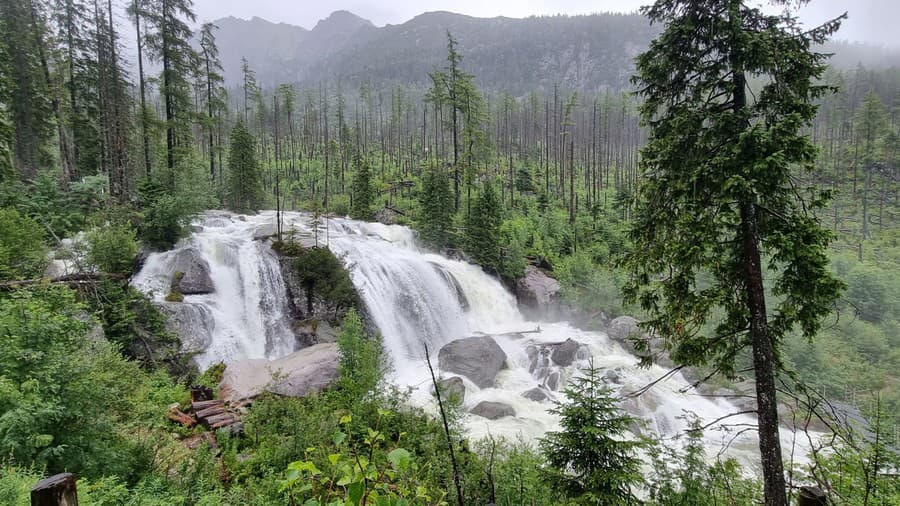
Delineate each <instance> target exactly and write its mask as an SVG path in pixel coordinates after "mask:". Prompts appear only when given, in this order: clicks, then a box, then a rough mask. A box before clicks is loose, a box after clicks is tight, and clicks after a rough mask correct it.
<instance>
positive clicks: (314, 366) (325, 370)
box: [219, 343, 340, 403]
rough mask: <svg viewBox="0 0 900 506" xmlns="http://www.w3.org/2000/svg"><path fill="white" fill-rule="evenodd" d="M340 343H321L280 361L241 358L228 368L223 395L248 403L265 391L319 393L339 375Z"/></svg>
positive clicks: (294, 394)
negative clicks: (338, 344)
mask: <svg viewBox="0 0 900 506" xmlns="http://www.w3.org/2000/svg"><path fill="white" fill-rule="evenodd" d="M339 362H340V352H339V351H338V347H337V344H334V343H326V344H317V345H315V346H310V347H309V348H304V349H302V350H300V351H296V352H294V353H292V354H290V355H288V356H286V357H283V358H280V359H278V360H272V361H269V360H264V359H256V360H241V361H238V362H234V363H232V364H229V365H228V366H227V367H226V368H225V373H224V374H223V376H222V381H221V382H220V383H219V397H220V398H221V399H222V400H224V401H226V402H229V403H246V402H249V401H251V400H252V399H254V398H255V397H257V396H259V395H260V394H262V393H263V392H265V391H269V392H274V393H276V394H279V395H284V396H287V397H305V396H307V395H310V394H314V393H318V392H321V391H322V390H324V389H325V388H326V387H328V386H329V385H330V384H332V383H333V382H334V381H335V380H337V378H338V364H339Z"/></svg>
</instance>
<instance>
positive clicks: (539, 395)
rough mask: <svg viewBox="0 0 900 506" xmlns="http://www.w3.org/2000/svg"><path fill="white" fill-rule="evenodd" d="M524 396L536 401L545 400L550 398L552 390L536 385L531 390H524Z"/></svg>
mask: <svg viewBox="0 0 900 506" xmlns="http://www.w3.org/2000/svg"><path fill="white" fill-rule="evenodd" d="M522 397H524V398H526V399H530V400H532V401H534V402H543V401H546V400H547V399H549V398H550V392H548V391H547V390H546V389H544V388H541V387H534V388H532V389H531V390H528V391H525V392H522Z"/></svg>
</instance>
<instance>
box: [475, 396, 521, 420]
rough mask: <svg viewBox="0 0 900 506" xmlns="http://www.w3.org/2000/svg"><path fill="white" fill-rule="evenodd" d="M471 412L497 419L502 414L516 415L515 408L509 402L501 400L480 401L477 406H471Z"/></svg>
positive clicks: (501, 416)
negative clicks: (505, 402)
mask: <svg viewBox="0 0 900 506" xmlns="http://www.w3.org/2000/svg"><path fill="white" fill-rule="evenodd" d="M471 413H472V414H473V415H478V416H481V417H484V418H487V419H488V420H497V419H498V418H503V417H504V416H516V410H515V409H513V407H512V406H510V405H509V404H504V403H502V402H491V401H481V402H479V403H478V405H477V406H475V407H474V408H472V411H471Z"/></svg>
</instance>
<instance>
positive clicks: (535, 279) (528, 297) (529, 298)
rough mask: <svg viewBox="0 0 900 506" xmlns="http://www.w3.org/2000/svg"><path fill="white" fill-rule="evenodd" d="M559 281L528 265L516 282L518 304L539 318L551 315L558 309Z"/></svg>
mask: <svg viewBox="0 0 900 506" xmlns="http://www.w3.org/2000/svg"><path fill="white" fill-rule="evenodd" d="M559 290H560V286H559V281H557V280H555V279H553V278H551V277H550V276H548V275H546V274H544V272H543V271H541V270H540V269H538V268H537V267H534V266H531V265H529V266H528V267H526V268H525V275H524V276H522V278H520V279H519V281H518V282H516V297H517V298H518V301H519V304H520V305H521V306H524V307H525V308H526V309H528V310H529V312H531V313H533V314H535V315H539V316H549V315H553V314H555V313H556V312H557V310H558V309H559Z"/></svg>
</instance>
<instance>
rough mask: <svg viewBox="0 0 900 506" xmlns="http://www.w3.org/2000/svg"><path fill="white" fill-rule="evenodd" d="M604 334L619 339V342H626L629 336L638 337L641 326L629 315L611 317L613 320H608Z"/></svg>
mask: <svg viewBox="0 0 900 506" xmlns="http://www.w3.org/2000/svg"><path fill="white" fill-rule="evenodd" d="M606 335H608V336H609V337H610V339H613V340H616V341H619V342H627V341H628V339H629V338H631V337H638V336H640V335H641V328H640V327H639V326H638V321H637V320H635V319H634V318H632V317H630V316H619V317H618V318H613V321H611V322H609V328H608V329H607V330H606Z"/></svg>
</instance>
